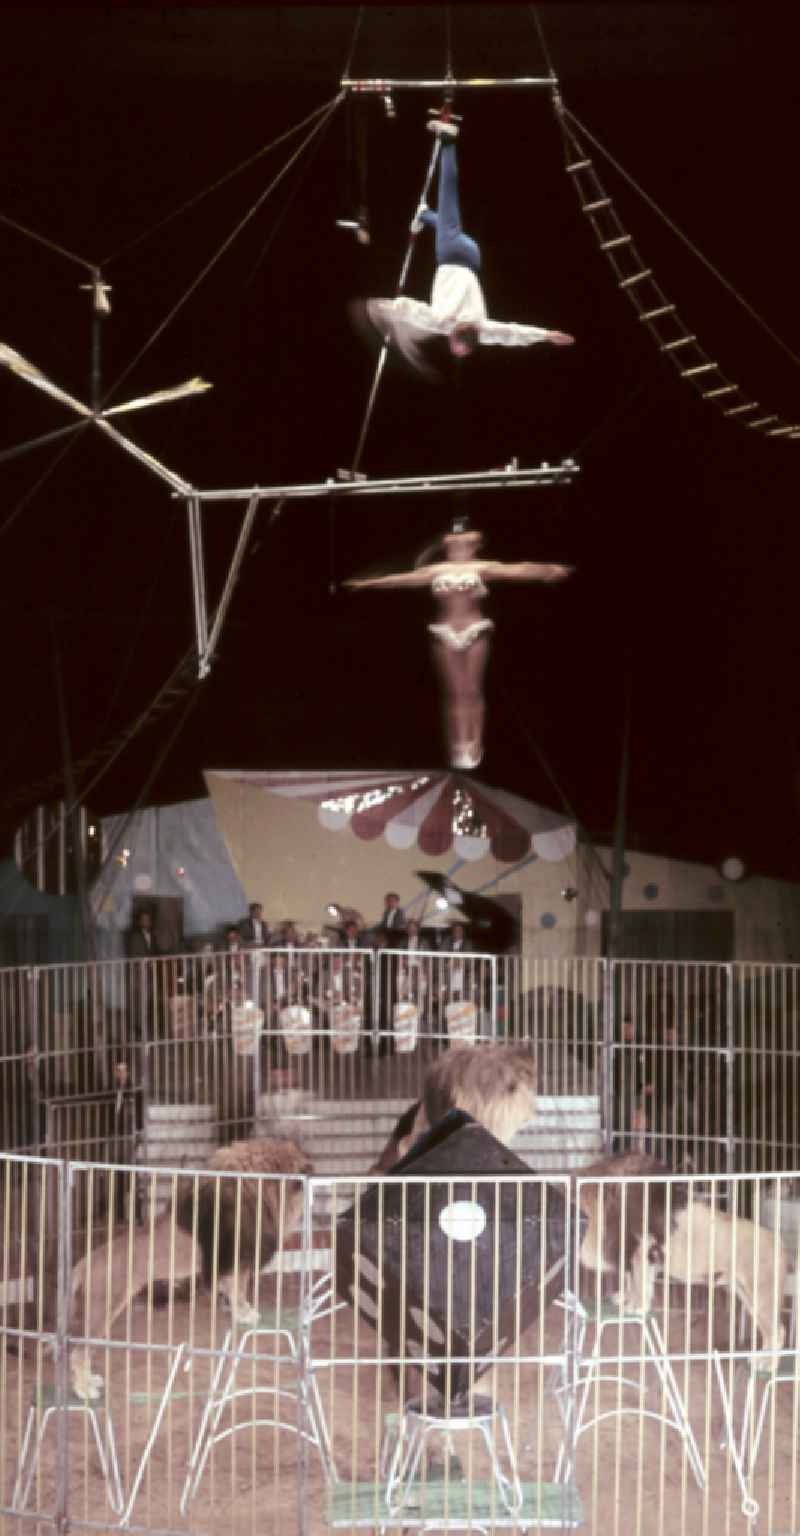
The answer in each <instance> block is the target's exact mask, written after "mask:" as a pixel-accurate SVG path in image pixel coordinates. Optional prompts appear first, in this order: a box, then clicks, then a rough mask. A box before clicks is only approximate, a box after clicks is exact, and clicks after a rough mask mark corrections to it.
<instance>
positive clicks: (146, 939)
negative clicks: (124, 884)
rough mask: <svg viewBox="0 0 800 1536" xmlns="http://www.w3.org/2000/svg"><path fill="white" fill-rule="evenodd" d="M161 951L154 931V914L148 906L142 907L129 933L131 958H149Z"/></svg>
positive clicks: (129, 955)
mask: <svg viewBox="0 0 800 1536" xmlns="http://www.w3.org/2000/svg"><path fill="white" fill-rule="evenodd" d="M159 953H160V951H159V947H158V944H157V943H156V936H155V934H154V932H153V914H152V912H150V911H149V909H148V908H147V907H142V908H141V909H140V911H138V912H137V914H136V918H135V921H134V925H133V927H132V929H131V931H130V933H129V934H128V957H129V959H131V960H148V959H150V957H151V956H153V955H157V954H159Z"/></svg>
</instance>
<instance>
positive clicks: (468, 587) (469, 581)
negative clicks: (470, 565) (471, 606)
mask: <svg viewBox="0 0 800 1536" xmlns="http://www.w3.org/2000/svg"><path fill="white" fill-rule="evenodd" d="M431 591H432V592H433V593H434V594H435V596H436V597H446V596H448V595H449V594H450V593H451V592H474V594H475V596H476V597H485V596H486V588H485V586H484V584H483V582H482V581H481V578H480V576H479V574H478V572H477V571H472V570H469V569H467V570H465V571H460V572H459V573H458V575H456V573H455V571H454V572H453V573H452V575H451V574H450V572H449V571H441V572H440V573H439V575H438V576H434V578H433V581H432V582H431Z"/></svg>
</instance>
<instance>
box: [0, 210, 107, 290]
mask: <svg viewBox="0 0 800 1536" xmlns="http://www.w3.org/2000/svg"><path fill="white" fill-rule="evenodd" d="M0 224H5V225H7V226H8V228H9V229H14V230H16V232H17V234H19V235H26V236H27V238H28V239H29V240H34V241H35V242H36V244H37V245H43V246H44V247H45V249H46V250H48V251H54V252H55V253H56V255H57V256H63V257H64V259H65V260H66V261H72V262H74V263H75V265H76V266H79V267H83V269H84V271H86V272H91V274H92V276H94V274H95V273H96V271H97V264H96V262H93V261H86V259H85V257H83V256H76V255H75V252H74V251H68V250H67V249H66V247H65V246H63V245H57V244H56V242H55V240H48V239H47V238H46V236H45V235H40V234H38V233H37V231H36V230H35V229H28V227H27V225H25V224H20V223H18V222H17V220H16V219H12V218H9V216H8V214H7V213H0Z"/></svg>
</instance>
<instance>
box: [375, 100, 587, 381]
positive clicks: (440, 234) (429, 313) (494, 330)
mask: <svg viewBox="0 0 800 1536" xmlns="http://www.w3.org/2000/svg"><path fill="white" fill-rule="evenodd" d="M428 127H429V129H430V130H431V132H432V133H435V134H436V135H437V136H438V138H439V140H440V149H439V206H438V209H437V211H436V212H434V211H433V210H432V209H430V208H427V207H426V206H425V204H424V203H421V204H420V206H419V208H418V210H417V213H416V216H415V218H414V220H413V223H412V225H411V230H412V233H414V234H418V233H419V232H420V230H422V229H423V228H430V229H434V230H435V231H436V275H435V277H434V280H433V289H432V292H431V299H430V303H429V304H424V303H421V302H420V301H419V300H418V299H409V298H406V297H405V295H402V296H401V297H400V298H397V299H368V300H367V302H366V305H365V306H364V311H365V313H366V315H367V318H368V320H369V321H370V323H371V325H372V326H373V327H374V329H375V330H376V331H378V332H379V333H380V335H381V336H382V337H383V339H384V341H388V342H392V343H394V345H395V346H396V347H397V348H398V350H399V351H400V352H401V353H402V354H403V356H404V357H405V358H406V360H407V361H408V362H409V363H411V364H412V366H413V367H415V368H417V369H419V371H420V372H422V373H430V372H431V370H430V369H429V368H428V367H427V365H426V363H425V362H424V360H423V358H422V355H421V353H420V350H419V349H420V346H421V345H424V343H425V342H430V341H432V340H434V339H435V338H436V337H437V336H446V337H447V340H448V344H449V347H450V351H451V352H452V354H453V355H454V356H455V357H468V356H469V355H470V353H471V352H474V350H475V348H476V347H477V346H487V347H491V346H500V347H530V346H533V345H534V343H535V342H537V341H550V342H553V343H554V345H556V346H560V347H565V346H570V345H571V344H572V342H573V341H574V340H575V338H574V336H568V335H567V334H566V332H564V331H547V330H543V329H542V328H541V327H540V326H538V325H517V324H516V323H515V322H504V321H502V320H490V319H489V318H488V316H487V313H486V301H485V299H484V297H483V290H482V288H481V285H480V281H479V273H480V269H481V253H480V247H479V246H478V244H477V243H476V241H475V240H472V239H471V238H470V236H469V235H467V234H465V233H464V230H463V229H462V227H461V211H460V208H459V200H458V165H457V163H456V146H455V139H456V135H457V133H458V129H457V127H456V125H455V123H453V122H451V121H449V120H448V119H447V118H446V117H435V118H433V119H432V121H431V122H430V123H429V124H428Z"/></svg>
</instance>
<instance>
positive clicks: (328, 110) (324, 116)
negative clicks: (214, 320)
mask: <svg viewBox="0 0 800 1536" xmlns="http://www.w3.org/2000/svg"><path fill="white" fill-rule="evenodd" d="M343 95H344V92H340V93H339V94H338V95H337V96H336V97H334V99H333V101H332V102H326V103H325V105H324V106H323V107H318V108H316V109H315V111H314V112H313V113H311V114H310V115H309V116H308V117H306V118H304V119H303V120H302V122H300V123H298V124H296V125H295V127H294V128H292V129H289V130H288V131H287V133H285V134H283V135H281V136H280V138H279V139H277V140H274V141H273V142H272V144H270V145H268V146H267V147H266V149H263V150H260V151H259V152H258V154H257V155H254V156H251V157H250V160H249V161H248V162H246V163H247V164H251V163H252V161H253V160H254V159H257V158H258V156H259V155H261V154H266V153H267V151H268V150H269V149H272V148H274V147H275V145H276V144H279V143H282V142H284V141H285V139H286V138H288V137H290V135H291V134H292V133H295V132H299V131H300V130H301V129H302V128H304V127H305V126H306V125H307V124H308V123H309V122H312V121H313V120H314V119H315V118H321V122H320V123H317V125H316V126H315V128H314V129H313V130H312V132H311V133H310V134H309V135H308V137H307V138H306V139H304V140H303V143H302V144H301V145H300V147H299V149H298V150H297V151H296V153H295V154H294V155H293V156H292V157H291V159H290V160H289V161H288V162H287V164H286V165H285V166H284V167H283V169H282V170H281V171H280V172H279V173H278V175H277V176H276V177H275V178H274V179H273V181H272V182H271V183H270V186H269V187H268V188H267V189H266V191H265V192H263V193H262V194H261V196H260V197H259V199H258V200H257V202H256V204H255V205H254V206H253V207H252V208H251V209H250V210H249V212H248V213H247V214H245V216H244V218H243V219H242V220H240V222H239V224H238V225H237V227H236V229H235V230H234V231H233V233H232V234H231V235H230V236H229V237H228V239H227V240H226V241H225V242H224V243H223V245H222V246H221V247H220V249H219V250H218V251H217V252H216V254H215V256H213V257H212V258H211V261H210V262H208V263H207V264H206V266H205V267H204V269H203V271H202V272H201V273H200V274H199V276H198V277H197V278H196V279H195V280H194V282H193V283H192V284H190V286H189V288H188V289H187V291H186V292H185V293H184V295H183V296H182V298H181V299H179V301H178V303H177V304H176V305H175V306H174V308H173V309H172V311H171V312H170V313H169V314H168V315H167V317H166V318H165V319H164V320H163V321H162V322H161V324H160V325H159V326H158V328H157V329H156V331H155V332H154V333H153V335H152V336H151V337H150V339H149V340H148V341H147V342H146V343H145V345H144V346H143V347H142V348H141V349H140V350H139V352H138V353H137V354H136V356H135V357H134V358H133V360H132V362H130V363H129V364H128V366H127V367H126V368H125V370H124V372H123V373H122V374H120V376H119V378H118V379H117V380H116V383H115V384H114V385H113V386H112V388H111V389H110V390H109V391H108V392H107V393H106V395H105V397H104V399H103V400H102V401H101V403H100V405H99V406H98V407H97V410H98V411H99V410H102V408H103V406H104V405H105V404H106V403H107V401H108V400H109V398H110V397H111V395H112V394H113V393H114V392H115V390H116V389H117V388H118V387H119V385H120V384H121V383H122V381H123V379H125V378H126V377H127V375H128V374H129V373H130V372H131V370H132V369H133V368H134V367H135V366H136V364H137V363H138V362H140V360H141V358H142V357H143V356H144V354H145V352H146V351H147V350H148V349H149V348H150V347H151V346H152V345H153V344H154V342H155V340H156V339H157V337H159V336H160V335H161V334H162V333H163V331H164V330H165V329H166V327H167V325H168V324H169V323H170V321H171V320H172V319H173V318H174V316H175V315H176V314H177V313H178V311H179V310H180V309H181V308H182V306H183V304H184V303H185V302H186V301H187V299H188V298H189V297H190V295H191V294H192V293H193V292H194V291H195V289H196V288H197V287H198V286H199V284H200V283H201V282H202V280H203V278H204V277H205V276H206V275H207V273H208V272H209V271H210V270H211V268H212V267H213V266H214V265H215V263H216V262H217V261H218V260H219V259H220V258H221V256H222V255H223V253H224V252H225V251H226V250H227V249H228V248H229V247H230V245H231V244H232V243H233V241H234V240H235V239H236V237H237V235H238V234H239V233H240V231H241V230H242V229H243V228H244V226H245V225H246V224H247V223H248V222H249V220H250V219H251V218H252V217H253V215H254V214H255V212H256V211H257V209H258V208H259V207H260V206H261V204H262V203H263V202H264V201H265V199H266V198H267V197H268V196H269V195H270V193H271V192H272V190H273V189H274V187H275V186H277V184H278V182H279V181H280V180H282V178H283V176H284V175H285V174H286V172H287V171H288V170H289V169H290V167H291V165H293V164H294V162H295V161H296V160H297V158H298V157H299V155H300V154H301V153H302V151H303V149H304V148H305V146H306V145H307V144H308V143H309V142H310V141H311V139H312V138H313V137H314V135H315V134H316V133H317V132H318V131H319V130H320V128H321V127H324V126H325V125H326V124H327V122H328V120H329V118H330V116H331V115H332V114H333V111H334V109H335V107H336V106H337V105H338V104H339V103H340V101H341V100H342V98H343ZM230 174H231V175H234V174H236V173H235V171H234V172H231V173H230ZM225 179H227V178H224V177H223V178H222V180H225ZM216 185H219V183H217V184H216ZM207 190H213V189H207ZM204 195H205V194H200V196H204ZM196 200H197V199H195V201H196ZM183 206H184V207H186V206H189V205H186V204H184V205H183ZM180 211H181V210H180V209H179V210H177V212H180ZM173 216H177V215H172V216H171V217H173ZM0 217H2V215H0ZM163 222H166V221H162V223H163ZM18 227H21V226H18ZM26 233H31V232H30V231H26ZM32 238H34V239H37V238H40V237H38V236H35V235H32ZM43 243H44V244H48V243H49V242H47V241H44V242H43ZM54 249H59V247H54ZM64 254H65V255H69V254H70V253H69V252H64ZM73 259H74V260H80V258H78V257H75V258H73ZM85 265H88V266H89V270H90V271H91V272H92V273H94V272H96V271H97V268H96V267H95V266H94V265H89V264H88V263H86V264H85ZM90 421H91V418H88V419H87V420H86V421H82V422H79V423H77V424H75V425H74V426H71V427H70V428H68V429H64V431H65V433H66V431H69V432H73V433H75V436H73V437H72V438H71V440H70V441H69V442H67V443H66V445H65V446H64V447H63V448H62V450H61V451H60V452H59V453H58V454H56V456H55V458H54V459H53V460H51V462H50V464H49V465H48V467H47V468H46V469H45V470H44V471H43V472H42V474H41V475H40V476H39V478H38V479H37V480H36V481H35V482H34V484H33V485H32V486H30V487H29V488H28V490H27V491H25V492H24V493H23V495H22V496H21V497H20V499H19V501H18V502H17V503H16V504H15V506H13V507H12V508H11V510H10V511H9V512H8V514H7V515H6V517H5V518H4V520H3V522H2V524H0V538H1V537H2V536H3V535H4V534H5V533H7V532H8V531H9V530H10V529H11V527H12V526H13V525H14V523H15V522H16V520H17V518H18V517H19V516H20V514H21V513H22V512H23V511H24V510H25V509H26V507H28V506H29V504H30V502H31V501H32V500H33V498H34V497H35V496H36V495H37V493H38V492H39V491H40V490H41V488H42V486H43V485H45V484H46V482H47V481H48V480H49V478H50V476H51V475H52V474H53V473H54V472H55V470H56V469H58V468H59V466H60V465H61V463H62V461H63V460H64V458H65V457H66V455H67V454H68V453H69V452H71V450H72V448H73V447H74V445H75V442H76V441H77V438H78V435H79V434H78V429H79V428H80V427H85V426H88V425H89V424H90ZM37 441H40V440H38V439H37V440H32V441H31V446H34V444H35V442H37ZM41 441H46V439H41ZM25 446H26V445H25V444H22V445H17V447H15V448H14V449H12V450H9V455H10V456H12V457H13V456H14V455H15V454H16V453H18V452H22V451H24V448H25ZM0 462H2V457H0Z"/></svg>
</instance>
